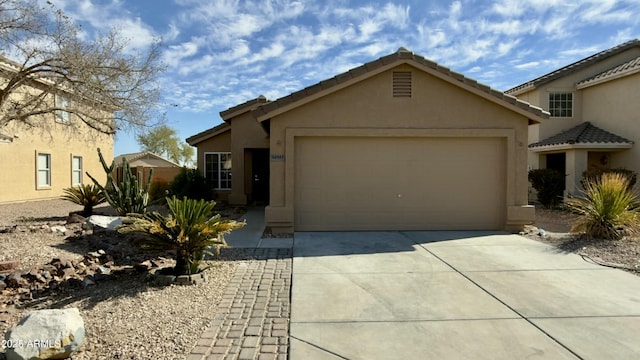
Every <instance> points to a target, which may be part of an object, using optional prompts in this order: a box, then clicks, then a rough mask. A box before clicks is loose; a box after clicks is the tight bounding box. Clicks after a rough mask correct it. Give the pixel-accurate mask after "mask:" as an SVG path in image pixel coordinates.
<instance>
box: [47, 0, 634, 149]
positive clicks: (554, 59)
mask: <svg viewBox="0 0 640 360" xmlns="http://www.w3.org/2000/svg"><path fill="white" fill-rule="evenodd" d="M52 2H53V3H54V4H55V5H56V6H58V7H60V8H62V9H63V10H64V11H65V12H66V13H67V15H69V16H70V17H71V18H72V19H74V20H75V21H77V22H78V23H79V24H81V25H82V28H83V29H84V32H85V33H84V34H83V35H84V36H87V37H90V36H91V35H92V34H93V33H95V32H96V31H100V30H104V29H106V28H108V27H112V26H115V27H117V28H119V29H120V30H121V33H122V34H123V36H125V37H126V38H127V39H129V41H130V51H136V49H140V48H144V47H145V46H147V45H148V44H149V43H151V42H152V41H153V40H154V39H157V38H161V39H162V43H163V45H162V53H163V54H162V59H163V62H164V63H165V65H166V66H167V71H166V72H165V73H164V74H163V76H162V78H161V79H160V82H161V86H162V91H163V104H165V106H166V110H167V122H168V125H169V126H171V127H173V128H175V129H176V130H177V131H178V134H179V136H180V138H181V139H183V140H184V139H185V138H187V137H189V136H191V135H194V134H196V133H198V132H201V131H204V130H206V129H209V128H211V127H213V126H215V125H217V124H219V123H221V122H222V120H221V119H220V116H219V112H220V111H222V110H225V109H227V108H229V107H231V106H234V105H237V104H239V103H242V102H245V101H247V100H250V99H253V98H255V97H257V96H258V95H265V96H266V97H267V98H269V99H277V98H279V97H281V96H284V95H287V94H289V93H291V92H293V91H296V90H299V89H302V88H304V87H306V86H309V85H312V84H315V83H317V82H319V81H321V80H324V79H327V78H330V77H332V76H334V75H336V74H339V73H341V72H344V71H346V70H348V69H350V68H353V67H356V66H359V65H361V64H362V63H365V62H368V61H371V60H374V59H377V58H378V57H381V56H384V55H387V54H389V53H392V52H395V51H396V50H397V49H398V48H399V47H401V46H402V47H406V48H407V49H409V50H411V51H413V52H414V53H417V54H420V55H422V56H424V57H426V58H428V59H431V60H433V61H436V62H438V63H440V64H441V65H443V66H447V67H449V68H452V69H453V70H455V71H458V72H461V73H463V74H465V75H466V76H468V77H471V78H474V79H476V80H478V81H480V82H482V83H485V84H487V85H490V86H491V87H494V88H496V89H499V90H506V89H509V88H510V87H513V86H515V85H518V84H520V83H523V82H525V81H528V80H531V79H533V78H535V77H538V76H540V75H543V74H546V73H548V72H550V71H553V70H555V69H557V68H559V67H562V66H564V65H568V64H570V63H572V62H574V61H577V60H579V59H582V58H584V57H586V56H589V55H592V54H594V53H596V52H598V51H602V50H604V49H607V48H610V47H612V46H615V45H618V44H620V43H623V42H625V41H628V40H631V39H635V38H639V37H640V15H639V14H640V0H626V1H616V0H589V1H580V0H574V1H566V0H532V1H525V0H495V1H485V0H457V1H439V0H431V1H421V0H413V1H411V0H404V1H400V0H396V1H354V0H328V1H322V0H293V1H287V0H256V1H252V0H93V1H91V0H53V1H52ZM174 105H175V106H174ZM136 151H139V147H138V144H137V143H136V141H135V136H134V134H132V133H119V134H118V135H117V136H116V145H115V153H116V155H118V154H122V153H129V152H136Z"/></svg>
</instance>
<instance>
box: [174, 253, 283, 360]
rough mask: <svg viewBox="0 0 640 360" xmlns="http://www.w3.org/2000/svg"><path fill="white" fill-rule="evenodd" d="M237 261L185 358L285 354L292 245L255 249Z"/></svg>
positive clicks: (256, 358)
mask: <svg viewBox="0 0 640 360" xmlns="http://www.w3.org/2000/svg"><path fill="white" fill-rule="evenodd" d="M252 251H253V253H251V252H250V253H249V254H248V255H249V258H250V259H251V260H246V261H243V262H241V263H240V264H238V267H237V268H236V272H235V274H234V276H233V278H232V279H231V281H230V282H229V284H228V285H227V289H226V290H225V292H224V295H223V296H222V301H221V302H220V304H219V305H218V311H217V313H216V314H215V316H214V318H213V320H212V321H211V324H210V325H209V327H208V328H207V330H205V332H204V333H203V334H202V336H201V337H200V340H198V342H197V343H196V346H195V347H194V348H193V349H192V350H191V353H190V354H189V355H188V356H187V360H230V359H233V360H267V359H269V360H274V359H277V360H285V359H287V355H288V351H289V317H290V311H291V304H290V290H291V249H255V250H252Z"/></svg>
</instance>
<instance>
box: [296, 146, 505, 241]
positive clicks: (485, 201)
mask: <svg viewBox="0 0 640 360" xmlns="http://www.w3.org/2000/svg"><path fill="white" fill-rule="evenodd" d="M505 151H506V149H505V141H504V140H503V139H501V138H395V137H389V138H368V137H367V138H346V137H308V138H296V139H295V179H294V182H295V189H294V192H295V204H294V206H295V214H296V217H295V224H294V225H295V228H296V230H298V231H300V230H398V229H407V230H430V229H497V228H501V227H502V225H503V224H504V216H505V214H504V209H505V193H506V190H505V181H506V180H505V179H506V176H505V174H506V171H505V170H506V166H505V164H506V156H505Z"/></svg>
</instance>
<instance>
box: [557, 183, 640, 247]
mask: <svg viewBox="0 0 640 360" xmlns="http://www.w3.org/2000/svg"><path fill="white" fill-rule="evenodd" d="M584 188H585V189H584V194H583V197H579V198H573V199H567V200H566V201H565V203H566V205H567V206H568V207H569V209H571V210H572V211H573V212H575V213H577V214H578V215H579V217H578V219H577V220H576V222H575V223H574V224H573V227H572V229H571V231H573V232H583V233H584V234H585V235H586V236H587V237H590V238H598V239H607V240H617V239H620V238H622V236H623V233H622V232H621V231H619V230H620V229H623V230H625V231H626V232H627V233H628V234H632V235H634V234H639V233H640V214H639V213H638V205H639V203H638V196H637V195H636V194H635V193H633V191H632V190H630V189H629V180H628V178H627V177H625V176H624V175H623V174H619V173H605V174H603V175H602V176H601V177H600V178H599V179H591V180H587V181H585V183H584Z"/></svg>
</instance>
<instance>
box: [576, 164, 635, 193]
mask: <svg viewBox="0 0 640 360" xmlns="http://www.w3.org/2000/svg"><path fill="white" fill-rule="evenodd" d="M602 174H621V175H623V176H624V177H626V178H627V180H628V182H629V189H633V187H634V186H635V185H636V180H637V174H636V173H635V171H633V170H629V169H624V168H616V169H607V168H601V167H598V168H591V169H589V170H586V171H584V172H583V173H582V180H581V183H582V187H583V188H584V187H585V184H586V182H587V181H597V180H599V179H600V178H601V177H602Z"/></svg>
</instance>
